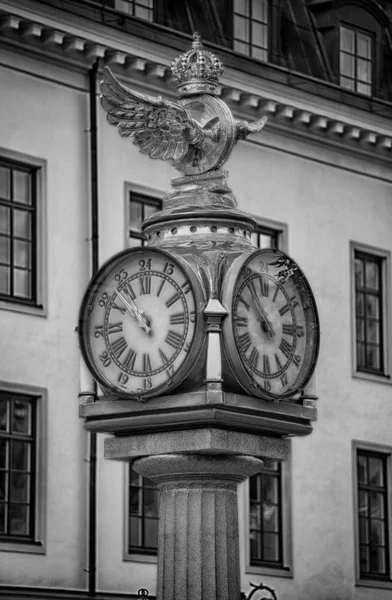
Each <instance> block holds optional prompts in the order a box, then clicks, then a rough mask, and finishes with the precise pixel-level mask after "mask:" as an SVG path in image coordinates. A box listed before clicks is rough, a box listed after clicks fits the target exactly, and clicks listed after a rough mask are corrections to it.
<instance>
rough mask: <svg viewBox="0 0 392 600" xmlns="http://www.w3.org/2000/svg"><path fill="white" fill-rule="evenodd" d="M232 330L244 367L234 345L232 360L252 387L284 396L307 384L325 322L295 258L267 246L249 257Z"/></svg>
mask: <svg viewBox="0 0 392 600" xmlns="http://www.w3.org/2000/svg"><path fill="white" fill-rule="evenodd" d="M231 332H232V337H233V338H234V345H235V349H236V353H238V355H239V358H240V368H239V369H238V368H237V367H238V365H237V366H236V365H235V363H234V362H233V360H232V356H233V352H232V350H231V349H230V348H229V351H228V353H227V354H228V360H229V362H231V364H232V370H234V371H236V369H237V373H236V375H237V378H238V379H239V381H240V383H242V384H243V386H244V387H246V388H247V391H250V392H251V393H255V392H256V393H257V395H259V396H262V397H265V398H267V399H279V398H288V397H292V396H293V395H294V394H295V393H297V392H298V391H299V390H301V389H303V387H304V385H305V384H306V383H307V381H308V380H309V377H310V376H311V374H312V372H313V369H314V366H315V362H316V358H317V353H318V344H319V325H318V317H317V311H316V305H315V302H314V299H313V295H312V292H311V290H310V287H309V284H308V283H307V281H306V279H305V277H304V275H303V273H302V272H301V270H300V269H299V267H298V265H297V264H296V263H295V262H294V261H293V260H292V259H290V258H289V257H288V256H286V255H285V254H283V253H282V252H280V251H278V250H261V251H256V252H255V253H254V254H253V255H251V257H250V258H249V259H248V260H247V261H246V262H245V264H244V266H243V267H242V269H241V271H240V273H239V275H238V276H237V279H236V283H235V285H234V293H233V298H232V313H231ZM229 338H230V333H229ZM242 367H245V373H244V372H243V370H241V368H242Z"/></svg>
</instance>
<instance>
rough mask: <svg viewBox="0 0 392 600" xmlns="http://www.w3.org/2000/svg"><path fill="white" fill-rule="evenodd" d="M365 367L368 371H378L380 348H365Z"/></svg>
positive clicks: (379, 366)
mask: <svg viewBox="0 0 392 600" xmlns="http://www.w3.org/2000/svg"><path fill="white" fill-rule="evenodd" d="M366 366H367V367H368V368H369V369H375V370H377V371H379V370H380V368H381V364H380V348H379V347H378V346H369V345H368V346H367V348H366Z"/></svg>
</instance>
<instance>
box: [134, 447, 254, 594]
mask: <svg viewBox="0 0 392 600" xmlns="http://www.w3.org/2000/svg"><path fill="white" fill-rule="evenodd" d="M262 465H263V461H262V460H261V459H260V458H255V457H253V456H232V455H231V456H229V455H209V456H208V455H207V456H206V455H200V454H199V455H197V454H192V455H189V454H188V455H185V454H161V455H155V456H148V457H145V458H140V459H138V460H136V461H135V462H134V465H133V466H134V469H135V470H136V471H137V472H138V473H140V474H141V475H143V476H144V477H148V478H149V479H152V480H153V481H154V482H156V483H157V485H158V486H159V489H160V511H159V540H158V549H159V550H158V574H157V600H239V598H240V569H239V551H238V512H237V486H238V484H239V483H240V482H241V481H243V480H244V479H246V478H247V477H249V476H251V475H254V474H255V473H257V472H259V471H260V470H261V468H262Z"/></svg>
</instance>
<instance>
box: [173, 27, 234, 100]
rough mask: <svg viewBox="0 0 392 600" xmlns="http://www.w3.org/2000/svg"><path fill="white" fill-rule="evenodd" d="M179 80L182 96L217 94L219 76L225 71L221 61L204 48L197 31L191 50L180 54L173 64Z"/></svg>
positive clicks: (175, 76)
mask: <svg viewBox="0 0 392 600" xmlns="http://www.w3.org/2000/svg"><path fill="white" fill-rule="evenodd" d="M171 70H172V73H173V77H174V78H175V79H176V80H177V82H178V84H177V87H178V93H179V96H180V97H183V96H191V95H194V94H212V95H215V94H216V87H217V84H218V81H219V77H220V76H221V75H222V73H223V65H222V63H221V61H220V60H219V59H218V58H217V57H216V56H215V55H214V54H212V53H211V52H207V50H204V47H203V44H202V42H201V37H200V35H199V33H198V32H197V31H195V33H194V34H193V43H192V48H191V50H188V52H185V54H181V55H180V56H178V57H177V58H176V59H175V60H174V62H173V63H172V65H171Z"/></svg>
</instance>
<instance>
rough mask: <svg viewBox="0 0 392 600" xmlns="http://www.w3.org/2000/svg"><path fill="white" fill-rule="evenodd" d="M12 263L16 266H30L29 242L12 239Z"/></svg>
mask: <svg viewBox="0 0 392 600" xmlns="http://www.w3.org/2000/svg"><path fill="white" fill-rule="evenodd" d="M14 265H15V266H17V267H26V268H28V267H31V243H30V242H25V241H22V240H14Z"/></svg>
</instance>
